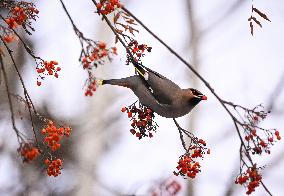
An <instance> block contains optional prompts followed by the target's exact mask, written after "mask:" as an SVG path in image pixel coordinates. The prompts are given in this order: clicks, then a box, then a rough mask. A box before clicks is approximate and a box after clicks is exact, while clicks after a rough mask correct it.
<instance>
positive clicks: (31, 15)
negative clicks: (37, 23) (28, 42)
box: [5, 2, 39, 32]
mask: <svg viewBox="0 0 284 196" xmlns="http://www.w3.org/2000/svg"><path fill="white" fill-rule="evenodd" d="M38 13H39V11H38V10H37V9H36V8H35V6H34V4H33V3H28V2H19V3H18V4H17V5H15V7H13V8H11V9H10V12H9V17H8V18H6V19H5V22H6V23H7V25H8V26H9V28H11V29H15V28H17V27H18V26H23V27H24V29H25V30H26V31H27V29H26V26H28V27H30V28H31V26H30V25H31V22H29V21H28V20H30V19H33V20H36V17H37V14H38ZM31 29H32V30H33V28H31ZM27 32H28V31H27Z"/></svg>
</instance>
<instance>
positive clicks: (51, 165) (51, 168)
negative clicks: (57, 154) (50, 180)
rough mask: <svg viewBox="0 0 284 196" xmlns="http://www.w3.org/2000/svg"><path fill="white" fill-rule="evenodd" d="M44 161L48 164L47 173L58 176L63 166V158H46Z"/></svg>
mask: <svg viewBox="0 0 284 196" xmlns="http://www.w3.org/2000/svg"><path fill="white" fill-rule="evenodd" d="M44 163H45V165H46V166H47V175H49V176H54V177H56V176H58V175H59V174H61V169H62V168H63V161H62V160H61V159H56V160H52V161H51V160H49V159H45V161H44Z"/></svg>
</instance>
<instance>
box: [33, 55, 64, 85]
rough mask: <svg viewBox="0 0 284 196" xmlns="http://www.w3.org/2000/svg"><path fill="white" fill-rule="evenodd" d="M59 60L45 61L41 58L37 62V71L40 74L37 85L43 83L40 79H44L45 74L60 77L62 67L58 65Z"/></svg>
mask: <svg viewBox="0 0 284 196" xmlns="http://www.w3.org/2000/svg"><path fill="white" fill-rule="evenodd" d="M57 65H58V62H56V61H49V62H48V61H43V60H40V61H39V62H37V68H36V71H37V73H38V74H39V75H38V76H39V77H38V78H37V85H38V86H40V85H41V81H39V79H41V80H43V79H44V76H47V75H50V76H54V77H56V78H58V72H59V71H60V70H61V67H58V66H57Z"/></svg>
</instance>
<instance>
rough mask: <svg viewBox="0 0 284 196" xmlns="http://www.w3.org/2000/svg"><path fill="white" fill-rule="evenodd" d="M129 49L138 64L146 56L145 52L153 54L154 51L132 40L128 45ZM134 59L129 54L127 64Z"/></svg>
mask: <svg viewBox="0 0 284 196" xmlns="http://www.w3.org/2000/svg"><path fill="white" fill-rule="evenodd" d="M128 48H129V49H130V51H131V53H132V55H133V57H134V60H135V61H136V62H139V61H140V60H141V57H144V56H145V52H146V51H147V52H151V51H152V47H149V46H147V45H145V44H139V43H138V42H137V41H136V40H132V41H131V42H130V43H129V44H128ZM131 61H132V59H131V57H130V56H129V54H127V62H126V63H129V62H131Z"/></svg>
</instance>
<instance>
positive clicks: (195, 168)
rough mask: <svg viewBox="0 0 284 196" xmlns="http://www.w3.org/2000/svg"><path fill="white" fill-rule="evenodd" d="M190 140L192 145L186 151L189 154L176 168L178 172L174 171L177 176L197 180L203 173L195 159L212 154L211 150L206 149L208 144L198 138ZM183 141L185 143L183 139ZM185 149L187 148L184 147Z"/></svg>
mask: <svg viewBox="0 0 284 196" xmlns="http://www.w3.org/2000/svg"><path fill="white" fill-rule="evenodd" d="M186 135H187V134H186ZM190 139H191V145H190V146H189V147H188V149H187V150H186V152H187V153H185V154H184V155H182V156H181V157H180V159H179V162H178V166H177V167H176V168H177V170H178V171H177V172H176V171H174V174H175V175H176V176H178V175H181V176H184V177H189V178H195V176H196V174H197V173H199V172H200V171H201V170H200V167H201V166H200V164H199V162H197V161H196V160H195V159H197V158H201V159H203V158H204V155H205V154H210V149H208V148H206V147H205V146H206V142H205V141H204V140H203V139H198V138H197V137H190ZM182 141H183V143H184V140H183V139H182ZM183 145H184V144H183ZM184 148H186V147H185V146H184ZM189 152H191V153H189Z"/></svg>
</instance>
